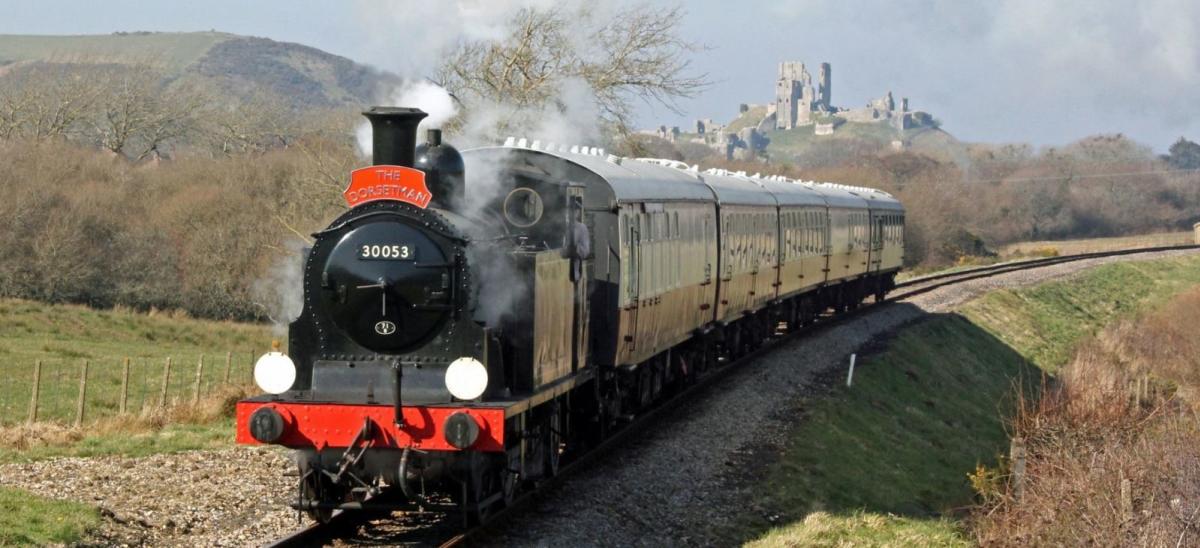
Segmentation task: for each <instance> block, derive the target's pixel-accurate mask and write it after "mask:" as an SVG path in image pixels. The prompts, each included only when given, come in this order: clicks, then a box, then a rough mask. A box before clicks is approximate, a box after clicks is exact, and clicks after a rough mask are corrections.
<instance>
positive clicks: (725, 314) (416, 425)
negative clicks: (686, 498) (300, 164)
mask: <svg viewBox="0 0 1200 548" xmlns="http://www.w3.org/2000/svg"><path fill="white" fill-rule="evenodd" d="M364 114H365V115H366V116H367V118H368V119H369V120H370V121H371V124H372V126H373V131H374V134H373V145H374V162H373V163H374V165H373V166H370V167H366V168H362V169H359V170H356V171H355V172H354V173H353V174H352V175H351V184H350V186H349V188H347V190H346V192H345V197H346V199H347V203H348V204H349V205H350V206H351V207H350V209H349V210H348V211H347V212H346V213H344V214H342V215H341V216H340V217H338V218H337V219H335V220H334V221H333V222H332V223H331V224H330V225H329V227H328V228H326V229H325V230H322V231H321V232H318V233H317V234H315V242H314V243H313V246H312V248H311V250H309V251H308V253H307V257H306V259H305V261H304V310H303V313H302V314H301V316H300V317H299V318H298V319H297V320H296V321H295V322H293V323H292V324H291V326H290V333H289V352H290V356H287V355H284V354H282V353H279V352H272V353H270V354H268V355H266V356H264V357H263V358H261V359H260V361H259V363H258V365H257V367H256V371H255V376H256V380H258V382H259V385H260V387H262V388H263V390H264V391H265V392H267V393H266V394H264V395H263V396H259V397H255V398H251V399H248V400H245V401H242V402H239V404H238V408H237V421H238V430H237V432H238V433H237V435H238V441H239V442H240V443H265V444H279V445H283V446H287V447H290V448H294V449H296V457H297V464H298V467H299V476H300V479H299V482H300V485H299V489H298V491H299V496H298V497H297V500H296V501H295V502H294V506H295V507H296V508H297V509H300V510H303V511H306V512H308V513H310V514H311V515H312V516H314V517H315V518H316V519H327V518H328V517H329V515H330V513H331V512H332V511H333V510H334V509H356V508H363V507H365V506H366V505H369V503H368V504H365V501H368V500H369V499H370V500H379V499H375V498H373V497H374V496H375V495H379V494H382V493H384V492H391V493H397V492H398V493H402V494H403V499H404V500H405V503H404V504H416V505H422V506H429V505H434V504H436V502H435V500H434V499H435V498H436V499H437V500H441V495H446V496H449V497H451V498H452V499H453V500H454V502H455V503H456V504H457V505H459V506H460V507H461V508H462V509H463V510H464V511H465V512H466V513H467V515H469V516H473V517H474V518H477V519H478V518H482V517H484V516H485V515H486V514H487V513H488V512H490V511H492V510H495V509H497V508H499V507H501V506H503V505H504V504H505V503H506V502H508V501H511V500H512V498H513V497H514V496H515V494H516V493H517V492H519V491H520V490H521V489H522V488H523V486H526V485H528V484H529V482H531V481H535V480H537V479H540V478H544V477H547V476H550V475H553V474H555V473H556V472H557V470H558V468H559V463H560V462H561V460H562V459H563V458H564V457H565V456H568V455H570V454H571V453H572V452H574V451H576V450H580V449H583V448H586V447H587V446H588V445H590V444H593V443H595V442H597V441H598V440H600V439H602V438H603V437H604V436H605V435H606V433H607V432H608V431H609V429H610V428H612V427H613V426H616V425H619V424H620V423H621V422H622V421H626V420H628V419H630V418H631V417H633V416H635V415H636V414H637V413H638V412H640V411H641V410H643V409H645V408H646V407H647V406H649V405H652V404H653V403H654V402H655V401H656V400H657V399H658V398H659V396H660V395H661V394H662V393H663V392H664V391H667V390H669V389H670V388H671V387H672V386H674V385H676V384H678V383H681V382H686V381H688V380H690V379H692V378H694V377H695V376H697V375H702V374H703V373H704V371H705V370H707V369H708V368H710V367H713V366H716V365H718V364H719V363H720V362H722V361H726V360H729V359H733V358H736V357H738V356H740V355H742V354H744V353H746V352H748V351H750V350H752V349H753V348H755V347H756V346H757V345H759V344H761V343H762V342H763V341H764V340H765V339H766V338H768V337H770V336H771V335H772V334H774V333H775V332H776V330H777V329H779V327H780V326H781V325H785V324H786V325H788V326H793V327H795V326H799V325H803V324H805V323H808V322H810V321H812V320H813V319H814V318H815V317H816V316H817V315H819V314H821V313H823V312H825V311H826V310H828V309H830V308H832V309H834V310H835V311H836V310H844V309H846V308H850V307H854V306H856V305H857V304H858V303H860V302H861V301H862V300H863V299H864V298H865V297H866V296H870V295H874V296H876V297H877V298H881V297H882V296H883V295H884V294H885V293H886V292H887V291H888V290H889V289H891V287H892V286H893V283H894V277H895V274H896V272H897V271H898V269H899V267H900V262H901V260H902V256H903V222H904V210H903V208H902V207H901V206H900V204H899V203H898V202H897V201H896V200H895V199H893V198H892V197H891V196H890V195H888V194H886V193H883V192H879V191H875V190H871V189H866V188H860V187H847V186H841V185H830V184H816V183H805V182H799V181H791V180H786V179H781V178H761V177H757V176H747V175H745V174H744V173H729V172H724V171H719V170H709V171H705V172H701V171H699V170H698V169H697V168H695V167H689V166H687V165H686V164H682V163H679V162H673V161H669V160H657V159H629V158H620V157H617V156H612V155H606V154H605V153H604V152H603V151H602V150H597V149H594V148H587V147H582V148H581V147H578V146H573V147H567V146H565V145H555V144H545V145H543V144H542V143H540V142H536V141H535V142H532V143H530V142H528V141H525V140H521V141H516V140H510V142H509V143H506V144H505V146H500V147H490V148H482V149H476V150H471V151H466V152H465V153H463V154H460V153H459V152H458V151H456V150H455V149H454V148H453V147H450V146H449V145H446V144H444V143H442V142H441V135H440V132H438V131H436V130H431V131H430V132H429V140H428V142H426V143H424V144H421V145H420V146H416V127H417V125H418V124H419V122H420V120H421V119H422V118H424V116H425V114H424V113H422V112H421V111H419V110H415V109H405V108H380V107H375V108H372V109H371V110H369V111H367V112H365V113H364Z"/></svg>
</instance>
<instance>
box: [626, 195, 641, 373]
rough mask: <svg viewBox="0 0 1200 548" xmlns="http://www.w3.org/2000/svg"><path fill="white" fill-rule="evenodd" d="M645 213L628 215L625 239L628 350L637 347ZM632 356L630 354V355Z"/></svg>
mask: <svg viewBox="0 0 1200 548" xmlns="http://www.w3.org/2000/svg"><path fill="white" fill-rule="evenodd" d="M643 217H645V215H642V214H640V213H634V214H632V215H630V216H629V217H628V219H629V234H628V236H629V237H628V239H627V241H628V242H629V269H628V270H627V271H626V272H628V274H629V275H628V277H627V278H626V281H627V282H628V284H629V290H628V291H629V295H628V299H627V301H628V303H629V304H628V306H627V308H626V310H628V311H629V329H628V330H627V331H626V335H625V341H626V342H627V343H629V345H628V348H629V350H630V352H632V351H633V349H634V348H636V347H637V317H638V309H639V308H641V306H642V303H641V277H642V229H641V222H642V218H643ZM630 357H631V358H632V355H631V356H630Z"/></svg>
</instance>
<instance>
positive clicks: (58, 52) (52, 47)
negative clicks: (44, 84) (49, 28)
mask: <svg viewBox="0 0 1200 548" xmlns="http://www.w3.org/2000/svg"><path fill="white" fill-rule="evenodd" d="M230 38H234V35H232V34H226V33H223V32H162V33H152V34H126V35H116V34H97V35H80V36H32V35H16V34H4V35H0V64H3V63H4V62H13V61H28V60H45V59H52V60H58V61H84V62H97V61H117V62H144V61H149V62H152V63H155V64H161V65H164V66H165V68H166V69H167V70H168V71H169V72H172V73H178V72H179V71H182V70H183V69H184V68H186V67H187V66H189V65H191V64H193V63H195V62H196V61H198V60H199V59H200V58H201V57H203V56H204V54H206V53H208V50H209V49H211V48H212V47H213V46H214V45H216V44H218V43H220V42H223V41H225V40H228V39H230Z"/></svg>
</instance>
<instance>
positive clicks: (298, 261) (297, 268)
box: [250, 239, 307, 337]
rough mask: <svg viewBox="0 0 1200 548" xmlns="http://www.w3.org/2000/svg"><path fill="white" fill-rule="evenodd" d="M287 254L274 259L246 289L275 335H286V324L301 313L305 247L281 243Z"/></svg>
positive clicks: (296, 241)
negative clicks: (263, 274) (268, 321)
mask: <svg viewBox="0 0 1200 548" xmlns="http://www.w3.org/2000/svg"><path fill="white" fill-rule="evenodd" d="M284 247H286V248H287V252H286V253H284V254H283V255H282V256H280V257H279V258H277V259H276V260H275V262H274V263H273V264H272V265H271V267H270V268H269V269H268V270H267V274H266V276H263V277H262V278H259V279H258V280H256V281H255V282H254V284H253V285H252V286H250V293H251V295H253V297H254V302H255V303H256V304H258V305H259V306H260V307H262V309H263V310H264V311H265V312H266V315H267V318H269V319H270V320H271V324H272V331H273V332H274V334H275V336H277V337H282V336H284V335H286V334H287V326H288V324H289V323H291V322H293V321H295V320H296V318H299V317H300V313H301V312H303V311H304V258H305V248H306V247H307V244H306V243H305V242H303V241H300V240H296V239H292V240H288V241H286V242H284Z"/></svg>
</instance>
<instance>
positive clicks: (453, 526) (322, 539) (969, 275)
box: [267, 245, 1200, 548]
mask: <svg viewBox="0 0 1200 548" xmlns="http://www.w3.org/2000/svg"><path fill="white" fill-rule="evenodd" d="M1194 249H1200V245H1182V246H1161V247H1151V248H1135V249H1121V250H1114V251H1103V252H1094V253H1083V254H1077V255H1066V256H1061V257H1047V258H1041V259H1031V260H1024V261H1012V262H1006V263H999V264H994V265H987V266H981V267H975V268H968V269H963V270H958V271H954V272H946V273H940V274H932V275H929V276H922V277H919V278H914V279H911V280H907V281H904V282H902V283H899V284H896V287H895V289H894V290H893V292H892V295H891V296H889V297H888V298H887V299H885V300H883V301H882V302H875V303H871V304H865V305H863V306H860V307H858V308H857V309H855V310H852V311H849V312H847V313H844V314H840V315H837V316H832V315H826V316H822V317H821V319H820V321H818V322H817V323H815V324H813V325H811V326H808V327H805V328H803V329H801V330H799V331H796V332H793V333H783V334H782V335H781V336H777V337H775V338H773V339H771V340H769V341H767V342H766V343H765V344H764V345H763V346H761V347H760V348H758V349H756V350H754V351H752V352H750V353H748V354H746V355H745V356H742V357H741V358H739V359H738V360H736V361H734V362H730V363H727V364H724V365H723V366H722V367H718V368H716V369H714V370H712V371H710V372H709V374H707V375H706V376H704V377H703V378H702V379H699V380H698V381H697V382H695V383H694V384H692V385H691V386H689V387H687V388H686V389H684V390H682V391H680V392H678V393H676V394H674V395H672V396H671V397H669V398H668V399H667V400H665V401H663V402H662V403H660V404H659V405H657V406H655V407H654V408H653V409H651V410H650V411H648V412H646V413H643V414H642V415H640V416H639V417H638V418H637V419H636V420H635V421H634V422H632V423H630V424H629V425H627V426H625V427H624V428H622V429H620V430H618V431H617V432H615V433H614V434H613V435H611V436H610V437H609V438H608V439H606V440H605V441H604V442H603V443H601V444H600V445H598V446H597V447H595V448H593V449H592V450H591V451H588V452H587V453H585V454H583V455H580V456H578V457H577V458H575V459H573V460H571V461H570V462H569V463H564V465H563V467H562V468H561V469H560V471H559V474H558V475H556V476H554V477H553V478H550V479H547V480H544V481H541V482H539V483H538V484H536V486H535V488H533V489H531V490H530V491H528V492H526V493H525V494H523V495H521V496H520V497H518V498H517V499H516V500H515V501H514V502H513V504H512V505H510V506H508V507H507V508H504V509H503V510H501V511H499V512H497V513H496V514H494V515H493V516H491V517H490V518H489V519H488V521H487V522H485V523H483V524H481V525H478V526H476V527H473V528H471V529H468V530H466V531H460V530H458V529H459V526H461V522H460V517H459V516H458V515H457V514H454V515H443V516H442V517H441V520H440V521H438V520H436V519H435V520H433V521H432V525H431V527H432V528H433V530H423V531H415V530H414V531H410V532H404V533H402V534H401V535H398V536H396V537H394V538H389V539H388V541H387V542H388V543H390V544H397V545H421V546H441V547H442V548H448V547H452V546H464V545H469V544H470V543H471V542H472V541H473V540H477V539H481V538H484V535H486V533H487V532H488V531H491V530H493V529H495V528H497V527H499V526H501V525H502V524H503V523H504V522H505V521H506V520H507V519H508V518H509V517H511V516H513V515H516V514H518V513H520V512H522V511H524V510H525V509H527V508H528V507H529V506H530V505H531V503H532V502H534V501H535V500H536V499H537V498H538V497H539V496H541V495H543V494H544V493H546V492H548V491H549V490H550V489H552V488H554V487H555V486H558V485H560V484H562V483H563V482H564V481H566V480H567V479H569V478H570V477H572V476H573V475H575V474H577V473H578V472H580V471H581V470H583V469H586V468H587V467H589V466H590V465H592V464H593V463H595V462H597V461H598V460H599V459H601V458H603V457H604V456H606V455H608V454H610V453H611V452H612V451H613V450H614V449H616V448H618V447H620V446H622V445H624V444H625V443H627V442H628V441H630V440H631V439H634V438H636V437H637V435H638V434H640V433H641V432H644V431H645V430H646V429H647V428H649V427H650V426H652V425H653V424H656V423H658V422H659V420H658V419H660V418H662V417H664V416H666V415H669V414H670V413H672V412H674V411H675V410H677V409H678V408H679V407H680V406H681V405H682V404H684V403H685V402H686V401H690V400H693V399H695V398H697V397H699V396H701V395H702V394H703V392H705V391H706V390H708V389H709V388H710V387H712V386H714V385H716V384H717V383H718V381H720V380H722V379H729V378H730V377H731V376H733V375H735V374H737V373H738V372H740V371H743V370H745V368H741V367H736V366H737V365H740V364H744V363H749V362H752V361H754V360H755V359H756V358H758V357H760V356H762V355H764V354H766V353H768V352H771V351H772V350H773V349H774V348H775V347H776V346H778V345H779V344H780V343H781V342H783V341H784V340H786V339H788V338H790V336H791V335H797V334H801V333H805V334H811V333H815V332H817V331H820V330H824V329H828V328H830V327H832V326H834V325H837V324H839V323H841V322H843V321H846V320H848V319H850V318H854V317H857V316H859V315H861V314H864V313H866V312H867V311H870V310H873V309H875V308H876V307H878V306H881V305H883V304H885V303H891V302H896V301H901V300H905V299H908V298H911V297H914V296H917V295H921V294H923V293H928V292H930V291H934V290H936V289H939V288H942V287H946V286H949V285H953V284H958V283H962V282H966V281H971V280H977V279H981V278H987V277H991V276H997V275H1000V274H1006V273H1009V272H1016V271H1020V270H1030V269H1035V268H1043V267H1047V266H1053V265H1057V264H1063V263H1069V262H1075V261H1081V260H1087V259H1096V258H1102V257H1116V256H1124V255H1135V254H1144V253H1157V252H1163V251H1184V250H1194ZM381 518H382V519H393V518H392V517H390V516H388V515H381V514H379V513H363V512H358V513H347V512H339V513H337V514H335V515H334V517H333V518H332V519H331V520H330V522H329V523H326V524H319V523H314V524H311V525H309V526H307V527H304V528H302V529H300V530H297V531H295V532H293V533H291V534H290V535H288V536H286V537H283V538H280V539H278V540H276V541H274V542H272V543H270V544H268V545H267V546H271V547H291V546H317V545H326V544H330V543H332V542H334V541H336V540H338V539H342V538H346V537H353V536H355V535H356V534H357V531H358V529H359V528H360V527H362V526H363V525H364V524H366V523H368V522H370V521H371V520H378V519H381ZM439 530H441V532H442V533H443V534H441V535H439V534H438V532H439Z"/></svg>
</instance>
